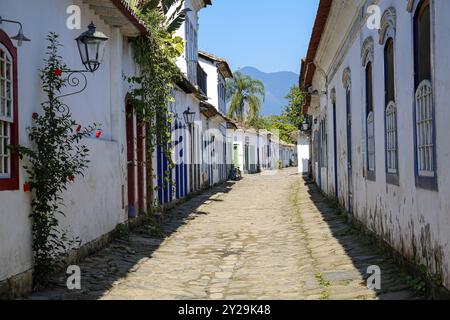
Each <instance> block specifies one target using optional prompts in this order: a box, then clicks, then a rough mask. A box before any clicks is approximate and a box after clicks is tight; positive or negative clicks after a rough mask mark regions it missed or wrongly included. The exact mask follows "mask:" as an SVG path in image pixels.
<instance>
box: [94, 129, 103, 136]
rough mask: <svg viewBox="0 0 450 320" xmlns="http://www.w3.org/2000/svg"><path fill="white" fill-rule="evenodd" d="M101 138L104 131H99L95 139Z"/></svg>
mask: <svg viewBox="0 0 450 320" xmlns="http://www.w3.org/2000/svg"><path fill="white" fill-rule="evenodd" d="M101 136H102V130H97V132H96V133H95V137H96V138H100V137H101Z"/></svg>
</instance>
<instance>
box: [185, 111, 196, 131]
mask: <svg viewBox="0 0 450 320" xmlns="http://www.w3.org/2000/svg"><path fill="white" fill-rule="evenodd" d="M183 117H184V122H185V123H186V125H187V126H188V127H191V126H192V125H193V124H194V121H195V112H191V108H187V110H186V111H185V112H183Z"/></svg>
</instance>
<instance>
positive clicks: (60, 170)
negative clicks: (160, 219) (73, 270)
mask: <svg viewBox="0 0 450 320" xmlns="http://www.w3.org/2000/svg"><path fill="white" fill-rule="evenodd" d="M47 40H48V46H47V58H46V59H45V60H44V61H45V66H44V68H43V69H42V70H40V78H41V81H42V89H43V91H44V92H45V94H46V95H47V98H48V100H47V101H46V102H43V103H42V104H41V106H42V112H41V113H33V114H32V119H33V125H32V127H30V128H28V132H29V139H30V141H31V147H25V146H22V145H16V146H12V147H11V149H12V151H13V152H17V153H18V154H19V155H20V157H21V158H23V157H25V158H26V159H25V160H26V165H24V169H25V170H26V172H27V174H28V180H27V182H26V183H25V184H24V191H25V192H31V193H32V201H31V207H32V211H31V220H32V237H33V238H32V239H33V254H34V281H35V285H41V284H45V283H46V281H47V280H48V278H47V277H48V276H49V274H51V272H52V271H54V269H55V267H56V266H57V265H58V263H60V262H62V260H63V259H64V257H65V256H66V253H67V252H68V250H70V249H71V248H72V247H73V246H74V245H75V244H77V243H78V242H79V241H78V239H76V238H75V239H74V238H71V237H69V236H68V234H67V231H65V230H63V229H62V228H61V227H60V226H59V222H58V221H59V219H58V218H60V217H61V216H64V212H63V211H62V209H61V208H62V207H63V206H62V205H63V198H62V194H63V192H64V191H66V190H67V186H68V184H69V183H71V182H74V180H75V176H77V175H83V172H84V170H85V169H86V168H87V165H88V163H89V160H88V159H87V156H88V152H89V150H88V148H87V147H86V146H84V145H81V144H80V141H81V139H82V138H83V137H87V136H89V135H91V134H92V133H93V131H95V130H96V127H95V126H89V127H84V128H83V127H82V126H81V125H79V124H77V123H76V122H75V121H74V120H73V119H72V116H71V113H70V110H69V107H68V106H67V105H65V104H64V103H62V102H61V100H60V99H59V98H58V95H59V94H60V91H61V89H63V88H64V87H65V86H66V82H67V79H66V78H64V77H63V74H64V73H65V72H66V71H67V67H66V65H65V64H64V63H63V62H62V58H61V56H59V55H58V48H59V47H60V46H61V45H60V43H59V41H58V35H57V34H55V33H50V34H49V35H48V37H47ZM100 134H101V132H100V131H97V133H96V135H97V137H99V136H100Z"/></svg>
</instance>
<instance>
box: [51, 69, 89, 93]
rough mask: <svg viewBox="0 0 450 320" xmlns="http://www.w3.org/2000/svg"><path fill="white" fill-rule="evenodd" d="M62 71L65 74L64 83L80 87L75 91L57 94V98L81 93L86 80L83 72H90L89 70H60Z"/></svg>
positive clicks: (86, 82) (84, 87)
mask: <svg viewBox="0 0 450 320" xmlns="http://www.w3.org/2000/svg"><path fill="white" fill-rule="evenodd" d="M62 72H63V73H66V74H67V77H66V83H67V84H68V85H69V86H70V87H72V88H77V87H80V88H81V89H78V90H77V91H75V92H71V93H68V94H64V95H61V96H58V99H60V98H64V97H68V96H72V95H75V94H78V93H81V92H83V91H84V90H85V89H86V88H87V84H88V81H87V77H86V75H85V74H86V73H91V72H90V71H87V70H62Z"/></svg>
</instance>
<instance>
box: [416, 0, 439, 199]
mask: <svg viewBox="0 0 450 320" xmlns="http://www.w3.org/2000/svg"><path fill="white" fill-rule="evenodd" d="M433 3H434V2H433V1H430V0H421V1H418V2H417V5H416V6H415V8H414V10H412V13H413V19H412V32H413V33H412V34H413V57H414V64H413V71H414V77H413V84H414V86H413V88H414V90H413V91H414V92H413V95H414V99H413V101H414V104H413V115H414V121H413V129H414V173H415V182H416V187H417V188H420V189H424V190H430V191H439V187H438V175H437V172H438V171H437V169H438V167H437V151H436V149H437V148H436V121H435V119H436V114H435V113H436V105H435V101H436V99H435V96H434V95H435V90H434V30H433V29H434V14H433V8H434V7H433ZM427 6H428V10H429V15H430V17H429V19H430V26H429V27H430V38H429V41H430V70H429V78H430V79H419V72H418V71H419V69H418V68H419V61H418V60H419V48H418V45H419V44H418V32H419V30H418V17H419V16H420V15H421V13H423V11H424V10H425V8H426V7H427ZM426 81H429V84H430V87H431V90H432V92H431V99H432V109H431V116H432V119H431V130H432V140H431V141H432V144H433V148H432V169H433V172H431V171H430V173H429V174H423V172H420V170H419V167H420V165H421V163H420V161H419V146H418V145H419V143H418V139H419V137H418V135H419V132H418V118H417V117H418V112H417V107H418V105H417V97H418V94H419V92H418V89H419V88H420V87H422V86H423V84H424V83H425V82H426Z"/></svg>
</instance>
